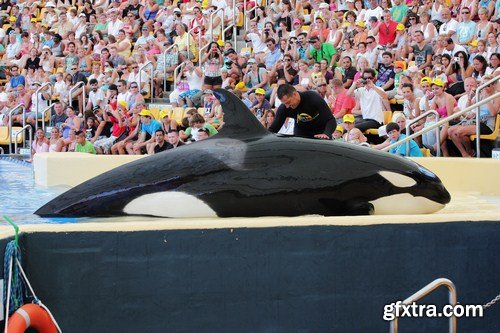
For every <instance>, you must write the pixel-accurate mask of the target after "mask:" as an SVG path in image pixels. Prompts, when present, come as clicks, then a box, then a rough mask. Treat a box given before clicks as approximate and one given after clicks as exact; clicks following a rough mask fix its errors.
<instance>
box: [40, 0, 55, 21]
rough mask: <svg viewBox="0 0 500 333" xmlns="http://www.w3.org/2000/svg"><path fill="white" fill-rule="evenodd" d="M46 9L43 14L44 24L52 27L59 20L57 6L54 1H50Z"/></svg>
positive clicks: (46, 4)
mask: <svg viewBox="0 0 500 333" xmlns="http://www.w3.org/2000/svg"><path fill="white" fill-rule="evenodd" d="M45 8H46V11H43V12H42V14H41V17H42V24H46V25H47V26H49V27H52V26H53V25H54V23H56V22H57V20H58V18H57V13H56V11H55V8H56V5H55V4H54V3H53V2H52V1H48V2H46V3H45Z"/></svg>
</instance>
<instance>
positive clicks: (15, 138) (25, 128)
mask: <svg viewBox="0 0 500 333" xmlns="http://www.w3.org/2000/svg"><path fill="white" fill-rule="evenodd" d="M25 130H28V133H29V139H30V147H29V149H30V159H32V158H33V151H32V146H33V129H32V128H31V126H30V125H25V126H24V127H23V128H21V129H20V130H19V131H17V132H16V133H14V140H15V141H14V153H15V154H17V138H18V137H19V134H21V133H23V132H24V131H25ZM23 141H26V140H23Z"/></svg>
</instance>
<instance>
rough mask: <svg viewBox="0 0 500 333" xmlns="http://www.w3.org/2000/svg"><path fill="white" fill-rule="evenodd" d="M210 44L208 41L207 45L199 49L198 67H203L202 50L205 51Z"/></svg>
mask: <svg viewBox="0 0 500 333" xmlns="http://www.w3.org/2000/svg"><path fill="white" fill-rule="evenodd" d="M209 46H210V43H207V44H206V45H203V47H200V49H199V50H198V67H200V68H201V65H202V64H201V53H202V52H201V51H203V50H204V49H206V48H208V47H209Z"/></svg>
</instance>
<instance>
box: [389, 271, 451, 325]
mask: <svg viewBox="0 0 500 333" xmlns="http://www.w3.org/2000/svg"><path fill="white" fill-rule="evenodd" d="M441 286H445V287H446V288H447V289H448V302H449V304H450V305H452V306H455V305H457V290H456V288H455V285H454V284H453V282H451V281H450V280H448V279H445V278H439V279H436V280H434V281H432V282H431V283H429V284H428V285H426V286H425V287H423V288H422V289H420V290H419V291H417V292H416V293H414V294H413V295H411V296H410V297H408V298H407V299H405V300H404V301H403V302H402V304H405V305H408V304H412V303H414V302H416V301H419V300H420V299H422V298H424V297H425V296H427V295H429V294H430V293H432V292H433V291H434V290H436V289H437V288H439V287H441ZM448 322H449V328H448V332H449V333H456V332H457V318H456V317H455V316H451V317H450V318H449V320H448ZM398 328H399V327H398V317H396V318H394V320H393V321H392V322H391V326H390V332H392V333H397V332H398Z"/></svg>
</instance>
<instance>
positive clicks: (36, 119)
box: [35, 81, 54, 131]
mask: <svg viewBox="0 0 500 333" xmlns="http://www.w3.org/2000/svg"><path fill="white" fill-rule="evenodd" d="M47 86H50V88H51V89H50V94H49V96H50V97H49V99H48V100H49V101H50V100H52V93H53V91H54V86H53V85H52V82H50V81H49V82H45V83H44V84H42V85H41V86H40V88H38V89H37V90H36V91H35V98H36V99H37V103H36V110H35V111H36V112H35V131H36V130H37V129H38V111H40V103H38V93H39V92H40V91H42V89H45V87H47ZM42 119H44V118H43V117H42Z"/></svg>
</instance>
